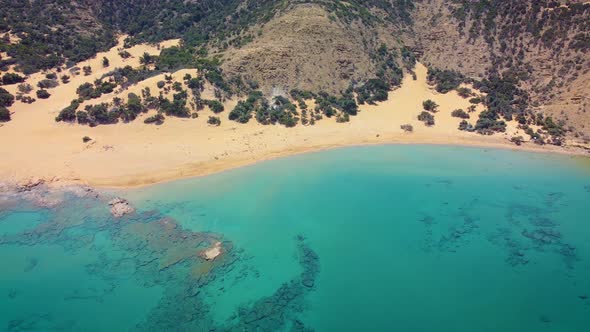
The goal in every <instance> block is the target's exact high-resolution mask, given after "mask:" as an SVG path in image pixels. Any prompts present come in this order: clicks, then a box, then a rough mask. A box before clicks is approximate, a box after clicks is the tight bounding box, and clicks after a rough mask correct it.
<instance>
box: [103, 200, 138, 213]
mask: <svg viewBox="0 0 590 332" xmlns="http://www.w3.org/2000/svg"><path fill="white" fill-rule="evenodd" d="M109 206H110V207H111V214H112V215H113V217H115V218H121V217H122V216H124V215H126V214H130V213H133V212H135V208H134V207H133V206H131V204H130V203H129V201H128V200H126V199H123V198H120V197H117V198H113V199H112V200H110V201H109Z"/></svg>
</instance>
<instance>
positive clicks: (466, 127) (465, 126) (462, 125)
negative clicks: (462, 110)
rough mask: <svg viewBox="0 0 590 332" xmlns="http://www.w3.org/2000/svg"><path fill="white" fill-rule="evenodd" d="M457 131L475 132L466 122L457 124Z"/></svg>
mask: <svg viewBox="0 0 590 332" xmlns="http://www.w3.org/2000/svg"><path fill="white" fill-rule="evenodd" d="M459 130H462V131H469V132H472V131H475V128H474V127H473V125H472V124H471V123H469V122H467V121H466V120H462V121H461V122H460V123H459Z"/></svg>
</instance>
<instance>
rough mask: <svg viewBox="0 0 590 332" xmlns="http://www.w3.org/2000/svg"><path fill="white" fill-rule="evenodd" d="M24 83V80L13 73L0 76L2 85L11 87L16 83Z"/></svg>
mask: <svg viewBox="0 0 590 332" xmlns="http://www.w3.org/2000/svg"><path fill="white" fill-rule="evenodd" d="M24 81H25V78H24V77H22V76H20V75H19V74H15V73H6V74H4V76H2V84H4V85H11V84H16V83H22V82H24Z"/></svg>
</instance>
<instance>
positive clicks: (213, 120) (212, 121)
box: [207, 116, 221, 127]
mask: <svg viewBox="0 0 590 332" xmlns="http://www.w3.org/2000/svg"><path fill="white" fill-rule="evenodd" d="M207 123H208V124H210V125H212V126H216V127H217V126H219V125H220V124H221V120H220V119H219V117H217V116H210V117H209V120H207Z"/></svg>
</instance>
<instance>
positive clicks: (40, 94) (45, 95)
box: [37, 89, 51, 99]
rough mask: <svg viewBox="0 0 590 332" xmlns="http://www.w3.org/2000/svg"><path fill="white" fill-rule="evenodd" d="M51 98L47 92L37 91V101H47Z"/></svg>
mask: <svg viewBox="0 0 590 332" xmlns="http://www.w3.org/2000/svg"><path fill="white" fill-rule="evenodd" d="M49 97H51V94H49V92H47V90H43V89H41V90H37V98H39V99H47V98H49Z"/></svg>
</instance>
